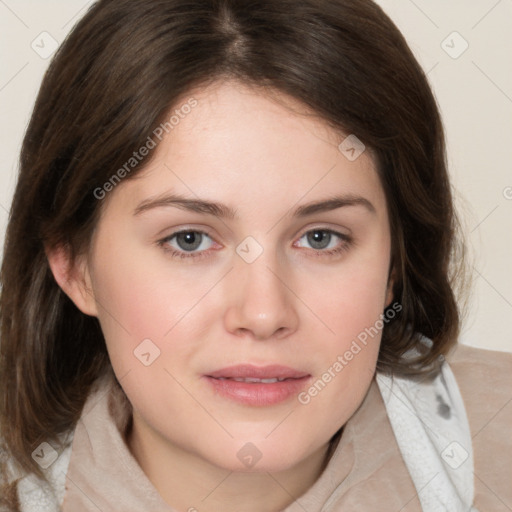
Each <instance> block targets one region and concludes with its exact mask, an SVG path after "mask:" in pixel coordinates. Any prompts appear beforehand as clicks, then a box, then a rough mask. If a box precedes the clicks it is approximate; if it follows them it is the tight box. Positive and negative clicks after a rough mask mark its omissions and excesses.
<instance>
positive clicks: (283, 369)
mask: <svg viewBox="0 0 512 512" xmlns="http://www.w3.org/2000/svg"><path fill="white" fill-rule="evenodd" d="M309 375H310V374H309V373H307V372H303V371H300V370H296V369H294V368H290V367H289V366H282V365H268V366H254V365H252V364H240V365H236V366H228V367H226V368H222V369H220V370H215V371H214V372H210V373H208V374H207V375H206V376H207V377H214V378H216V379H218V378H221V377H222V378H227V379H229V378H235V379H236V378H244V377H248V378H253V379H275V378H277V379H300V378H303V377H309Z"/></svg>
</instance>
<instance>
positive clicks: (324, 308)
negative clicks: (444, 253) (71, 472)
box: [49, 81, 392, 512]
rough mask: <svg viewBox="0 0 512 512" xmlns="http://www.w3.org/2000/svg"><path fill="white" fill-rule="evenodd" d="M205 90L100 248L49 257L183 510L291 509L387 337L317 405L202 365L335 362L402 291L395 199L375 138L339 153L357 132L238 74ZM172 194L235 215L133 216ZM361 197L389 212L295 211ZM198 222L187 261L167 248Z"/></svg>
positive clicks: (174, 212)
mask: <svg viewBox="0 0 512 512" xmlns="http://www.w3.org/2000/svg"><path fill="white" fill-rule="evenodd" d="M190 96H193V97H194V98H195V99H196V100H197V101H198V105H197V106H196V107H195V108H194V109H192V111H191V113H190V114H188V115H187V116H185V117H184V119H182V120H180V123H179V124H178V125H177V126H176V127H175V128H174V129H173V130H172V132H170V134H169V136H167V137H166V138H164V140H163V141H162V143H161V144H160V145H159V146H158V147H157V148H156V149H155V150H154V151H155V154H154V155H153V156H154V158H153V159H152V160H151V162H150V163H149V165H147V167H146V168H145V169H144V170H142V171H141V172H140V173H139V174H138V175H137V176H136V179H129V180H124V181H123V182H122V183H121V184H120V185H118V186H117V187H116V188H115V190H114V191H113V192H111V193H110V194H109V196H108V198H107V199H106V200H105V202H104V204H103V207H104V211H103V215H102V217H101V219H100V221H99V224H98V226H97V229H96V231H95V234H94V237H93V240H92V242H91V246H90V248H89V253H88V254H87V255H84V257H83V258H79V259H78V260H77V261H75V263H74V264H73V265H71V264H70V262H69V260H68V259H67V255H66V253H65V252H64V251H63V250H61V249H56V250H54V251H52V252H50V254H49V261H50V265H51V267H52V270H53V272H54V275H55V277H56V279H57V281H58V282H59V284H60V285H61V286H62V288H63V289H64V291H65V292H66V293H67V294H68V295H69V296H70V297H71V298H72V300H74V302H75V304H76V305H77V306H78V307H79V308H80V309H81V310H82V311H83V312H84V313H86V314H89V315H94V316H97V317H98V318H99V321H100V323H101V327H102V329H103V332H104V335H105V339H106V344H107V348H108V351H109V355H110V358H111V362H112V365H113V368H114V371H115V373H116V375H117V377H118V379H120V381H121V385H122V386H123V389H124V391H125V392H126V394H127V396H128V398H129V400H130V402H131V403H132V404H133V407H134V417H133V430H132V432H131V433H130V434H129V436H128V438H127V440H126V441H127V444H128V447H129V449H130V450H131V451H132V453H133V454H134V456H135V458H136V459H137V461H138V462H139V464H140V466H141V467H142V469H143V470H144V472H145V473H146V474H147V475H148V478H149V479H150V480H151V482H152V483H153V484H154V486H155V487H156V489H157V490H158V491H159V492H160V494H161V496H162V497H163V499H164V500H165V501H166V502H167V503H169V504H170V505H171V506H173V507H175V508H176V509H177V510H183V511H186V510H189V509H190V508H191V507H196V508H197V509H198V510H200V511H201V512H208V511H213V510H220V509H221V510H224V511H226V512H230V511H235V510H244V511H247V512H251V511H258V512H261V510H266V511H276V510H280V509H282V508H284V507H286V506H287V505H288V504H290V503H291V502H292V501H293V498H291V496H295V497H297V496H300V495H301V494H303V493H304V492H305V490H306V489H308V488H309V487H310V486H311V485H312V484H313V483H314V482H315V481H316V479H317V478H318V477H319V475H320V473H321V471H322V469H323V467H324V462H325V454H326V450H327V447H328V440H329V439H330V438H331V436H332V435H333V434H335V432H337V431H338V430H339V429H340V427H341V426H342V425H344V424H345V423H346V421H347V420H348V419H349V418H350V417H351V416H352V414H353V413H354V412H355V410H356V409H357V408H358V406H359V405H360V404H361V402H362V400H363V399H364V397H365V395H366V393H367V391H368V388H369V385H370V383H371V379H372V377H373V374H374V371H375V365H376V360H377V356H378V351H379V343H380V336H376V337H375V338H373V339H372V340H371V341H370V342H369V343H368V344H367V346H366V347H364V348H363V349H362V350H361V351H360V352H359V353H358V354H357V355H355V356H354V358H353V359H352V360H351V361H350V362H348V364H347V365H346V366H345V367H344V368H343V371H341V372H340V373H339V374H337V375H336V377H335V378H334V379H332V380H331V382H329V383H328V385H327V386H325V388H324V389H323V390H322V391H321V392H320V393H318V395H317V396H315V397H314V398H312V399H311V400H310V402H309V403H308V404H306V405H304V404H301V403H300V402H299V401H298V399H297V397H296V396H294V397H292V398H291V399H289V400H287V401H285V402H282V403H279V404H275V405H272V406H266V407H254V406H249V405H242V404H239V403H236V402H233V401H231V400H229V399H227V398H224V397H222V396H219V395H217V394H216V393H215V392H214V391H213V390H212V389H211V387H210V386H209V385H208V383H207V382H205V379H204V378H202V376H203V375H204V374H205V373H208V372H209V371H214V370H217V369H220V368H223V367H226V366H230V365H234V364H239V363H252V364H254V365H257V366H264V365H267V364H282V365H287V366H290V367H292V368H296V369H299V370H302V371H305V372H307V373H309V374H311V375H312V382H314V381H316V380H317V379H318V378H320V377H321V376H322V374H323V373H324V372H325V371H327V369H328V368H329V367H332V365H333V364H334V363H335V361H336V360H337V357H338V356H339V355H342V354H343V353H344V352H345V351H346V350H347V349H349V347H350V345H351V343H352V341H353V340H354V339H356V337H357V335H358V334H359V333H360V332H362V331H363V330H364V329H365V328H367V327H370V326H373V325H374V324H375V322H376V321H377V320H378V318H379V315H380V314H381V313H382V312H383V311H384V308H385V307H386V306H387V305H389V304H390V303H391V301H392V294H391V288H392V281H391V280H388V275H389V265H390V247H391V239H390V231H389V221H388V215H387V208H386V200H385V195H384V191H383V188H382V186H381V184H380V181H379V178H378V176H377V172H376V169H375V162H374V161H373V159H372V156H371V154H370V152H369V151H368V150H367V151H365V152H364V153H363V154H362V155H361V156H360V157H359V158H357V159H356V160H355V161H349V160H348V159H347V158H346V157H345V156H344V155H343V154H342V153H341V151H340V150H339V149H338V144H340V142H341V141H342V140H343V139H344V137H345V136H346V135H341V134H339V133H336V132H335V131H334V130H332V129H330V128H329V127H328V126H327V125H326V124H325V122H323V121H322V120H320V119H319V118H318V117H317V116H314V115H311V114H310V115H304V114H305V109H304V108H301V105H300V104H297V103H296V102H295V101H294V100H292V99H291V98H287V97H284V96H280V95H279V94H277V93H275V94H274V96H272V97H271V96H269V95H268V94H264V92H263V91H261V90H256V89H251V88H249V87H247V86H244V85H242V84H240V83H237V82H232V81H225V82H218V83H216V84H215V85H213V86H210V87H208V88H205V89H202V90H198V91H194V94H193V95H190ZM169 192H174V193H179V194H182V195H183V196H186V197H188V198H191V199H197V198H201V199H207V200H210V201H216V202H220V203H224V204H226V205H228V206H229V207H231V208H233V209H234V210H235V211H236V214H237V219H236V220H235V219H230V218H224V219H221V218H218V217H215V216H213V215H210V214H205V213H198V212H191V211H186V210H185V209H183V208H177V207H175V206H163V207H155V208H151V209H147V210H145V211H143V212H140V213H139V214H138V215H134V210H135V209H136V208H137V206H139V205H140V204H141V203H143V202H144V201H147V200H148V199H154V198H157V197H161V196H163V195H165V194H166V193H169ZM345 194H351V195H354V196H361V197H363V198H365V199H367V200H368V201H369V202H370V203H371V204H372V205H373V208H374V211H370V210H369V209H367V208H366V207H364V206H362V205H354V206H345V207H340V208H337V209H334V210H331V211H324V212H318V213H315V214H312V215H309V216H308V217H304V218H298V217H294V216H293V211H294V210H295V209H296V208H297V207H298V206H301V205H304V204H307V203H310V202H314V201H320V200H324V199H328V198H331V197H332V196H333V195H345ZM184 228H187V229H190V230H196V231H197V230H199V231H205V232H207V233H208V236H207V237H205V238H204V239H203V241H202V243H201V246H200V248H199V249H196V250H195V251H196V254H197V253H200V252H201V251H202V253H203V256H204V255H205V254H206V256H205V257H201V258H190V257H189V258H179V257H173V256H172V255H171V253H170V252H169V251H166V250H165V249H166V248H167V249H170V250H173V249H174V250H175V251H180V250H181V252H182V253H183V252H185V253H186V250H185V249H184V248H183V247H185V248H186V247H187V246H186V245H181V246H180V245H179V244H178V241H177V239H176V238H174V239H171V240H167V242H162V243H159V241H161V240H162V239H164V238H166V237H170V236H171V235H173V233H175V232H176V231H179V230H180V229H184ZM315 229H316V230H334V231H337V232H340V233H342V234H343V235H349V236H350V237H351V241H350V242H347V241H346V240H344V239H342V238H338V237H337V236H335V235H333V236H332V238H331V239H330V242H329V248H328V249H319V250H315V249H314V248H313V246H312V242H311V240H310V239H309V238H308V237H307V233H308V232H311V231H313V232H314V231H315ZM321 232H322V231H321ZM196 236H197V235H196ZM248 236H251V237H253V238H254V239H255V240H256V241H257V242H258V244H259V245H260V246H261V248H262V249H263V253H262V254H261V255H260V256H259V257H258V258H257V259H256V260H255V261H253V262H252V263H247V262H246V261H244V259H242V258H241V257H240V256H239V255H238V254H237V253H236V251H235V249H236V248H237V246H238V245H239V244H240V243H241V242H242V241H243V240H244V239H245V238H246V237H248ZM324 236H327V234H326V233H324ZM339 247H341V248H342V249H343V250H342V251H341V252H339V253H338V254H331V255H328V254H326V252H325V251H326V250H329V249H330V248H339ZM251 250H252V249H251ZM322 251H323V252H322ZM144 339H151V340H152V342H153V343H154V344H155V345H156V346H158V348H159V349H160V356H159V357H158V358H157V359H156V360H155V361H154V362H153V363H152V364H151V365H150V366H145V365H143V364H142V363H141V362H140V361H139V360H138V359H137V358H136V357H135V356H134V350H135V349H136V348H137V346H138V345H139V344H140V343H141V341H142V340H144ZM248 442H251V443H253V444H254V445H255V446H256V447H257V449H258V450H259V452H261V459H260V460H259V461H258V462H257V464H256V465H255V466H253V467H252V468H248V467H246V466H244V464H243V463H242V462H241V461H240V460H239V458H238V457H237V452H238V451H239V450H240V449H241V448H242V447H243V446H244V445H245V444H246V443H248ZM190 475H194V478H191V477H190ZM207 495H208V498H207V499H205V500H204V501H202V500H203V498H204V497H205V496H207Z"/></svg>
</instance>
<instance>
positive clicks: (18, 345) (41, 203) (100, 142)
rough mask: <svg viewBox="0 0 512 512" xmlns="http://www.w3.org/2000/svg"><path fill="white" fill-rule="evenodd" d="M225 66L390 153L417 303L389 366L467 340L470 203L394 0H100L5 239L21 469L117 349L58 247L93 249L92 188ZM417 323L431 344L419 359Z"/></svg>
mask: <svg viewBox="0 0 512 512" xmlns="http://www.w3.org/2000/svg"><path fill="white" fill-rule="evenodd" d="M221 78H234V79H237V80H240V81H242V82H244V83H245V84H248V85H253V86H258V87H265V88H267V89H268V90H276V91H280V92H282V93H285V94H288V95H289V96H291V97H293V98H295V99H297V100H299V101H300V102H302V104H303V105H305V106H306V107H308V108H309V109H310V111H312V112H314V113H315V114H317V115H319V116H320V117H321V118H323V119H324V120H325V122H326V123H328V124H329V125H330V126H332V127H333V128H335V129H336V130H339V131H340V132H342V133H345V134H355V135H356V136H357V137H358V138H359V139H360V140H361V141H363V143H364V144H365V145H366V146H368V147H369V148H371V149H372V151H373V152H374V154H375V155H376V161H377V163H378V172H379V174H380V178H381V181H382V185H383V187H384V190H385V194H386V197H387V204H388V208H389V216H390V227H391V233H392V267H393V268H394V271H395V273H396V282H395V286H394V297H395V300H396V301H398V302H399V303H400V305H401V307H402V310H401V312H400V315H399V317H398V318H397V319H396V320H394V321H393V322H390V323H389V324H387V325H386V326H385V327H384V330H383V337H382V348H381V351H380V354H379V362H378V365H379V366H378V368H379V369H380V370H392V371H394V372H400V373H413V374H418V373H421V372H424V371H426V370H427V369H429V370H430V369H431V368H432V365H435V363H436V361H437V360H438V359H439V356H440V355H441V354H446V352H447V351H448V349H449V347H450V346H451V345H452V344H454V343H455V341H456V338H457V335H458V331H459V313H458V310H457V305H456V301H455V298H454V293H453V288H452V283H451V278H450V269H449V264H450V255H451V253H452V251H453V249H454V247H455V245H454V240H455V239H454V233H455V227H456V217H455V214H454V210H453V204H452V197H451V191H450V184H449V180H448V175H447V170H446V163H445V145H444V135H443V129H442V124H441V120H440V116H439V113H438V109H437V105H436V102H435V99H434V97H433V95H432V92H431V90H430V88H429V85H428V82H427V79H426V77H425V74H424V72H423V70H422V69H421V67H420V66H419V64H418V63H417V62H416V60H415V58H414V56H413V54H412V53H411V51H410V49H409V48H408V46H407V44H406V42H405V40H404V38H403V37H402V35H401V34H400V32H399V30H398V29H397V28H396V27H395V25H394V24H393V23H392V22H391V20H390V19H389V18H388V17H387V16H386V15H385V14H384V13H383V11H382V10H381V8H380V7H378V6H377V5H376V4H374V3H373V2H372V1H370V0H278V1H277V0H258V1H255V0H243V1H242V0H239V1H237V0H101V1H99V2H97V3H96V4H94V5H93V6H92V7H91V8H90V10H89V12H88V13H87V14H86V15H85V16H84V17H83V19H82V20H81V21H80V22H79V23H78V24H77V26H76V27H75V28H74V29H73V31H72V32H71V33H70V34H69V36H68V37H67V39H66V41H65V42H64V43H63V44H62V46H61V47H60V49H59V50H58V51H57V53H56V55H55V57H54V59H53V61H52V63H51V65H50V67H49V69H48V71H47V73H46V75H45V77H44V80H43V83H42V86H41V89H40V92H39V95H38V98H37V101H36V104H35V108H34V111H33V115H32V119H31V121H30V124H29V126H28V129H27V132H26V135H25V139H24V142H23V147H22V152H21V159H20V173H19V180H18V184H17V188H16V192H15V195H14V200H13V204H12V210H11V217H10V221H9V225H8V229H7V236H6V241H5V249H4V259H3V265H2V269H1V284H2V292H1V301H0V323H1V331H0V335H1V340H2V343H1V347H0V350H1V359H0V429H1V430H0V432H1V435H2V437H3V445H2V449H3V450H4V452H5V454H6V455H8V456H9V457H11V458H12V459H13V460H14V461H15V462H16V463H17V464H18V465H19V467H20V468H21V469H22V470H23V471H27V472H33V473H35V474H37V475H38V476H40V477H43V474H42V472H41V471H40V469H39V467H38V465H37V464H36V463H35V462H34V461H33V460H32V458H31V453H32V451H33V450H34V449H35V448H36V447H37V446H38V444H39V443H41V442H42V441H48V440H51V441H53V442H55V443H57V436H58V434H60V433H63V432H66V431H68V430H69V429H72V428H73V427H74V425H75V424H76V422H77V420H78V418H79V416H80V413H81V410H82V407H83V404H84V401H85V399H86V397H87V395H88V392H89V390H90V387H91V385H92V384H93V383H94V382H95V380H96V379H97V378H98V377H99V376H100V375H102V374H103V373H104V372H106V371H108V368H109V365H110V363H109V359H108V355H107V352H106V348H105V344H104V339H103V335H102V332H101V329H100V326H99V323H98V321H97V319H96V318H92V317H89V316H86V315H84V314H82V313H81V312H80V311H79V310H78V309H77V308H76V307H75V306H74V304H73V303H72V302H71V301H70V300H69V299H68V297H67V296H66V295H65V294H64V293H63V292H62V291H61V289H60V288H59V286H58V285H57V283H56V282H55V280H54V278H53V276H52V273H51V271H50V268H49V265H48V261H47V258H46V253H45V247H46V248H48V247H56V246H59V245H62V246H66V247H68V248H69V250H70V252H71V254H72V255H73V257H74V256H76V255H77V254H80V253H81V252H82V251H84V250H85V249H86V248H87V245H88V241H89V239H90V236H91V233H92V230H93V228H94V226H95V224H96V222H97V220H98V215H99V214H100V212H101V206H102V201H99V200H97V199H96V197H95V195H94V190H96V189H97V188H98V187H101V186H102V185H103V184H104V183H106V182H107V181H108V180H109V179H110V178H111V177H112V174H113V171H114V172H115V170H116V169H119V168H120V167H121V166H122V165H123V163H125V162H126V161H127V160H128V159H129V158H130V157H131V156H132V153H133V152H134V151H135V150H137V149H138V148H140V147H141V146H143V145H144V144H145V142H146V141H147V137H148V135H150V134H151V133H152V132H153V131H154V130H155V129H156V127H158V126H159V125H160V124H161V123H162V122H164V121H165V118H166V116H167V115H168V112H169V110H170V109H171V108H172V107H173V106H174V105H176V104H177V101H178V100H179V99H180V98H183V97H186V95H187V94H188V93H189V91H191V90H192V89H193V88H194V87H200V86H202V85H207V84H209V83H212V82H214V81H216V80H219V79H221ZM150 158H151V157H150V156H148V157H147V158H146V160H145V161H144V162H143V164H144V165H145V164H147V163H148V162H149V161H150ZM144 165H142V164H141V166H140V168H141V169H142V168H143V167H144ZM139 170H140V169H135V170H134V171H133V172H132V174H131V176H134V175H136V173H137V172H138V171H139ZM126 179H129V177H127V178H126ZM418 334H421V335H423V336H425V337H428V338H430V339H431V340H432V341H433V343H432V346H431V347H430V348H429V347H427V348H426V349H425V350H423V352H422V353H421V355H420V356H419V357H418V358H416V359H415V360H414V361H412V362H411V361H406V360H404V358H403V354H404V353H405V352H406V351H407V350H408V349H410V348H411V347H416V346H418ZM4 470H5V467H4ZM6 492H7V487H6Z"/></svg>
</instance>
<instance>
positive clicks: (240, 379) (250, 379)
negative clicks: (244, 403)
mask: <svg viewBox="0 0 512 512" xmlns="http://www.w3.org/2000/svg"><path fill="white" fill-rule="evenodd" d="M226 379H227V377H219V380H226ZM230 380H236V381H237V382H252V383H255V382H258V383H262V384H273V383H274V382H282V381H283V380H286V379H285V378H283V379H280V378H277V377H276V378H273V379H257V378H254V377H233V378H230Z"/></svg>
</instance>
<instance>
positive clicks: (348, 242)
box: [157, 228, 353, 260]
mask: <svg viewBox="0 0 512 512" xmlns="http://www.w3.org/2000/svg"><path fill="white" fill-rule="evenodd" d="M315 231H321V232H324V233H329V234H331V235H335V236H337V237H338V238H340V239H341V241H342V242H343V243H342V244H341V245H340V246H338V247H335V248H333V249H310V252H312V253H313V255H314V256H315V257H335V256H338V255H340V254H342V253H344V252H345V251H347V250H348V249H349V248H350V247H351V246H352V245H353V239H352V237H351V236H349V235H346V234H343V233H339V232H338V231H334V230H332V229H326V228H325V229H324V228H314V229H310V230H308V231H306V232H304V233H303V234H302V235H301V236H300V237H299V240H300V239H301V238H302V237H303V236H304V235H307V234H308V233H313V232H315ZM183 233H194V234H201V235H206V236H207V237H209V238H211V237H210V235H209V234H208V233H207V232H206V231H201V230H196V229H183V230H180V231H176V232H174V233H172V234H170V235H169V236H166V237H165V238H163V239H162V240H159V241H158V242H157V244H158V246H159V247H161V248H162V249H163V251H164V252H165V253H167V254H169V255H170V256H171V257H172V258H179V259H195V260H198V259H202V258H208V257H210V256H211V252H210V251H208V250H203V251H200V252H188V253H187V252H186V251H178V250H176V249H174V248H169V246H168V245H167V244H168V243H169V242H170V241H171V240H172V239H173V238H175V237H176V236H178V235H180V234H183Z"/></svg>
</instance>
